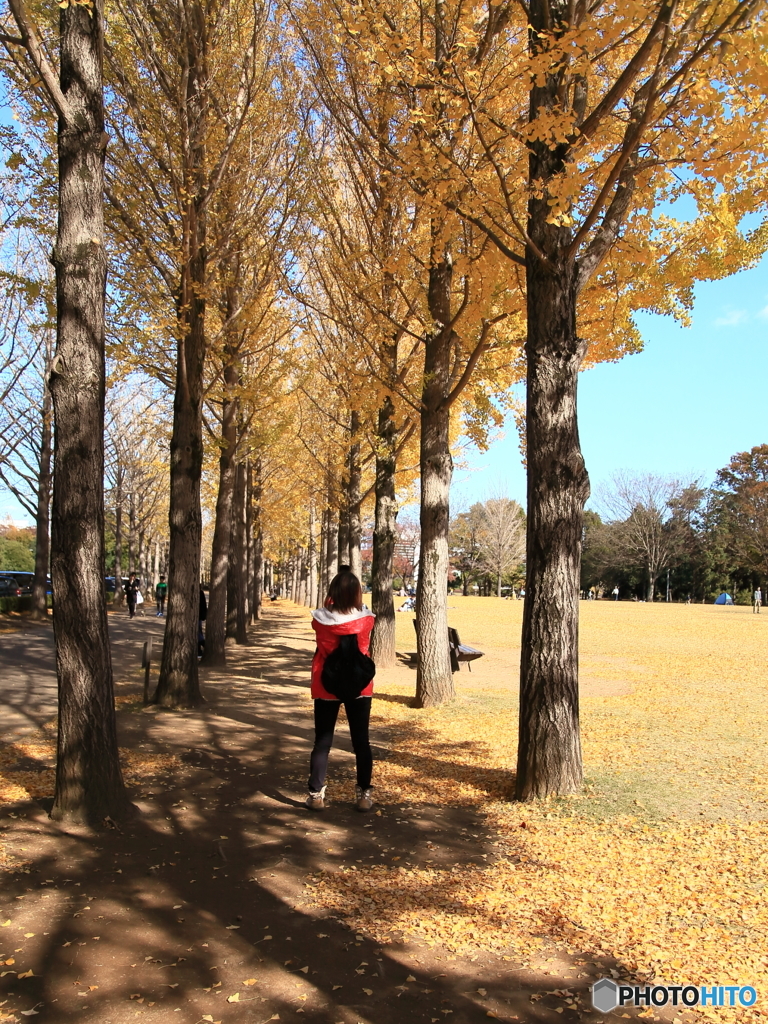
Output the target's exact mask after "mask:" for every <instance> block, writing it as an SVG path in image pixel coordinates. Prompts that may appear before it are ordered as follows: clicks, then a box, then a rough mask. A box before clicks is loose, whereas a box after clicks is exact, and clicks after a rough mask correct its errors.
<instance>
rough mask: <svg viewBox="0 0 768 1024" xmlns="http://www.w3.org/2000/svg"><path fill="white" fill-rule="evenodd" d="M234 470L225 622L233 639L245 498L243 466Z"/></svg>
mask: <svg viewBox="0 0 768 1024" xmlns="http://www.w3.org/2000/svg"><path fill="white" fill-rule="evenodd" d="M234 470H235V476H234V489H233V492H232V516H231V520H230V530H229V548H228V555H227V560H228V563H229V566H230V568H229V571H228V573H227V616H226V622H225V626H226V636H227V638H229V639H232V640H236V639H237V620H238V603H239V597H240V591H239V587H238V572H237V568H238V566H239V563H240V516H241V506H242V502H243V500H244V498H245V493H244V488H243V483H244V479H243V474H242V467H241V466H240V465H236V466H235V467H234Z"/></svg>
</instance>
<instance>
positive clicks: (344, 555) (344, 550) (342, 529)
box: [338, 476, 349, 565]
mask: <svg viewBox="0 0 768 1024" xmlns="http://www.w3.org/2000/svg"><path fill="white" fill-rule="evenodd" d="M341 496H342V497H341V508H340V509H339V531H338V537H339V546H338V559H339V565H349V480H348V478H347V477H346V476H345V477H343V478H342V481H341Z"/></svg>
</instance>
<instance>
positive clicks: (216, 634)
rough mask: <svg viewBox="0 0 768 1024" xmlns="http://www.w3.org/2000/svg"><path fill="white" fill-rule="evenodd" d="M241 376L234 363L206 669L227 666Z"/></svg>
mask: <svg viewBox="0 0 768 1024" xmlns="http://www.w3.org/2000/svg"><path fill="white" fill-rule="evenodd" d="M239 377H240V374H239V370H238V367H237V366H236V365H235V363H234V362H233V361H228V362H227V365H226V366H225V367H224V388H225V397H224V401H223V402H222V408H221V455H220V456H219V493H218V495H217V497H216V522H215V525H214V528H213V544H212V546H211V547H212V550H211V580H210V592H209V598H208V617H207V619H206V620H205V654H204V655H203V659H202V663H203V664H204V665H210V666H215V665H223V664H225V662H226V653H225V641H226V618H227V574H228V571H229V543H230V533H231V530H232V497H233V494H234V490H235V472H236V467H235V448H236V446H237V412H238V405H239V401H238V399H237V397H236V396H235V394H234V392H235V389H236V388H237V384H238V380H239Z"/></svg>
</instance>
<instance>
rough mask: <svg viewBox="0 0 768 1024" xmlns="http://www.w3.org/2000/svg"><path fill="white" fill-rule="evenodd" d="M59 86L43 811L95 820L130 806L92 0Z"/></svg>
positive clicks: (67, 48)
mask: <svg viewBox="0 0 768 1024" xmlns="http://www.w3.org/2000/svg"><path fill="white" fill-rule="evenodd" d="M59 26H60V34H61V73H60V80H61V88H62V91H63V93H64V95H65V96H66V98H67V103H68V104H69V107H70V110H71V112H72V116H73V121H74V125H75V126H76V127H71V126H69V125H67V123H66V122H65V121H64V120H63V119H60V121H59V129H58V156H59V223H58V236H57V239H56V245H55V247H54V251H53V263H54V265H55V268H56V306H57V345H56V355H55V358H54V361H53V365H52V367H51V372H50V379H49V386H50V389H51V395H52V398H53V406H54V410H55V416H54V423H55V438H54V447H55V457H54V482H53V514H52V528H51V575H52V577H53V587H54V592H55V594H56V612H55V615H54V617H53V625H54V637H55V642H56V672H57V678H58V690H59V732H58V750H57V763H56V788H55V792H54V799H53V809H52V811H51V817H53V818H55V819H56V820H57V821H73V822H88V823H92V824H98V823H101V822H102V821H103V820H104V818H106V817H107V816H109V817H111V818H113V819H119V818H122V817H124V816H126V815H127V814H128V813H129V812H130V810H131V804H130V801H129V799H128V794H127V792H126V790H125V785H124V783H123V777H122V773H121V771H120V760H119V757H118V748H117V732H116V727H115V698H114V689H113V679H112V661H111V657H110V649H109V637H108V634H107V607H106V601H105V597H104V569H105V559H104V378H105V367H104V299H105V288H106V263H107V257H106V246H105V245H104V217H103V206H102V203H103V181H104V144H103V140H102V135H103V132H104V110H103V96H102V77H101V58H102V48H103V30H104V17H103V7H102V3H101V0H94V3H93V6H92V7H91V8H90V9H86V8H85V7H84V6H82V5H75V4H70V5H69V7H67V8H66V9H63V10H61V11H60V13H59Z"/></svg>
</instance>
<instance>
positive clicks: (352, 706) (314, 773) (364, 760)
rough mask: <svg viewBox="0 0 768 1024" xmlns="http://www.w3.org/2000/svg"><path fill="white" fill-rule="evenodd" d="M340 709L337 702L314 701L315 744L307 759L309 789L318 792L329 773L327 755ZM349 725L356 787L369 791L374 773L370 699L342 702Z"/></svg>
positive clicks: (360, 698) (339, 703) (329, 751)
mask: <svg viewBox="0 0 768 1024" xmlns="http://www.w3.org/2000/svg"><path fill="white" fill-rule="evenodd" d="M340 707H341V701H340V700H316V701H315V745H314V747H313V748H312V756H311V757H310V759H309V790H310V792H311V793H319V792H320V790H321V789H322V788H323V786H324V785H325V773H326V772H327V771H328V756H329V754H330V753H331V746H332V745H333V732H334V729H335V728H336V719H337V718H338V715H339V708H340ZM344 710H345V711H346V712H347V721H348V722H349V735H350V736H351V738H352V749H353V750H354V751H355V760H356V761H357V784H358V786H360V788H361V789H368V787H369V786H370V784H371V774H372V772H373V755H372V754H371V744H370V743H369V742H368V722H369V721H370V718H371V698H370V697H358V698H357V699H356V700H348V701H345V702H344Z"/></svg>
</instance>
